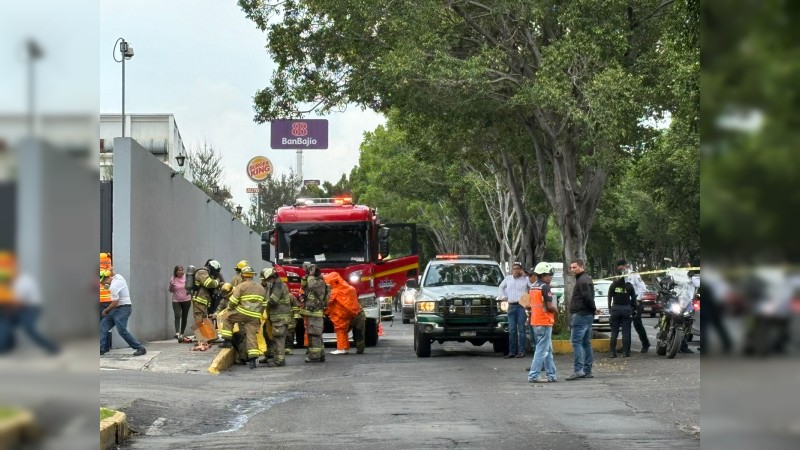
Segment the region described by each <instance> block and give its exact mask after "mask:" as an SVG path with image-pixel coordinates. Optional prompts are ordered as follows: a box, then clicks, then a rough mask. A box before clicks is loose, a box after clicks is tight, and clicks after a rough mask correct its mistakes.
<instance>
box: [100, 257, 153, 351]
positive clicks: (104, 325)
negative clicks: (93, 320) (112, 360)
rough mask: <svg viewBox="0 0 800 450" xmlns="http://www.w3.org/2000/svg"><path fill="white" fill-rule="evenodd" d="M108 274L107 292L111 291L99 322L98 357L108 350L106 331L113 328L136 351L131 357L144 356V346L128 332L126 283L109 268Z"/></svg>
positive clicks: (129, 309)
mask: <svg viewBox="0 0 800 450" xmlns="http://www.w3.org/2000/svg"><path fill="white" fill-rule="evenodd" d="M108 272H109V274H108V276H107V278H108V277H110V278H111V284H110V286H109V287H108V290H109V291H111V303H110V304H109V305H108V307H107V308H106V309H104V310H103V313H102V314H103V320H101V321H100V355H103V354H105V353H106V352H108V350H109V347H110V342H108V331H109V330H111V329H112V328H114V326H116V327H117V333H119V335H120V337H122V339H124V340H125V342H127V343H128V345H130V346H131V348H132V349H134V350H136V351H135V352H134V353H133V356H141V355H144V354H145V353H147V350H145V348H144V345H142V343H141V342H139V341H138V340H137V339H136V338H135V337H134V336H133V335H132V334H131V333H130V332H129V331H128V318H129V317H130V316H131V294H130V291H129V290H128V282H127V281H125V278H123V277H122V275H120V274H118V273H115V272H114V268H113V267H110V268H109V269H108Z"/></svg>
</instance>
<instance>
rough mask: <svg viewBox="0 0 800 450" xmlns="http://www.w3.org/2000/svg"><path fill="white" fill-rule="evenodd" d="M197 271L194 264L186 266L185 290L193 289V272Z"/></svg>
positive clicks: (190, 290)
mask: <svg viewBox="0 0 800 450" xmlns="http://www.w3.org/2000/svg"><path fill="white" fill-rule="evenodd" d="M195 272H197V268H195V267H194V266H191V265H190V266H189V267H188V268H186V290H188V291H189V292H192V291H194V273H195Z"/></svg>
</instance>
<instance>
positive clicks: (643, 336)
mask: <svg viewBox="0 0 800 450" xmlns="http://www.w3.org/2000/svg"><path fill="white" fill-rule="evenodd" d="M633 329H634V330H636V334H638V335H639V342H641V343H642V348H649V347H650V339H648V338H647V331H645V330H644V324H642V311H641V309H640V310H638V311H637V312H636V316H634V318H633Z"/></svg>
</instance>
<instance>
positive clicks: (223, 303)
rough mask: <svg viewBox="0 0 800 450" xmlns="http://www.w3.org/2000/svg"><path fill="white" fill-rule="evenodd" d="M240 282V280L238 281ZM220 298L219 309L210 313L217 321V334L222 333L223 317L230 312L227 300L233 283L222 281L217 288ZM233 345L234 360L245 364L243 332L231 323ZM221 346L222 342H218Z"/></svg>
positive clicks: (245, 351)
mask: <svg viewBox="0 0 800 450" xmlns="http://www.w3.org/2000/svg"><path fill="white" fill-rule="evenodd" d="M240 284H241V282H240ZM219 291H220V295H221V297H222V299H221V300H220V302H219V310H218V311H217V313H216V314H212V315H211V316H210V317H213V318H214V319H216V321H217V334H219V335H220V336H221V335H222V325H223V323H224V322H225V317H227V316H228V315H229V314H230V310H228V302H229V301H230V298H231V294H233V285H232V284H231V283H223V284H222V286H221V287H220V288H219ZM232 331H233V347H234V348H235V349H236V362H237V364H247V347H246V346H245V345H244V343H245V339H244V338H243V333H241V332H240V330H239V325H237V324H234V325H233V330H232ZM220 346H222V344H220Z"/></svg>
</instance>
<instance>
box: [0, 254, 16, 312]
mask: <svg viewBox="0 0 800 450" xmlns="http://www.w3.org/2000/svg"><path fill="white" fill-rule="evenodd" d="M16 269H17V262H16V260H15V258H14V254H13V253H11V252H9V251H5V250H4V251H0V304H2V303H11V302H12V301H13V300H14V291H13V289H12V281H13V280H14V276H15V275H16Z"/></svg>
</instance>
